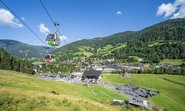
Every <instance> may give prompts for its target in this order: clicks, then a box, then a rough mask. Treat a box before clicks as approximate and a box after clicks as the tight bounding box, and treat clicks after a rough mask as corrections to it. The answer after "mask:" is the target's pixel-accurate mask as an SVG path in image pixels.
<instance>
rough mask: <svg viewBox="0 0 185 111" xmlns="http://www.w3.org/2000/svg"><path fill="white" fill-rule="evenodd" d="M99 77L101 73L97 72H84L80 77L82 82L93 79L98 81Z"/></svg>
mask: <svg viewBox="0 0 185 111" xmlns="http://www.w3.org/2000/svg"><path fill="white" fill-rule="evenodd" d="M100 75H101V71H97V70H86V71H84V73H83V75H82V80H85V79H95V80H98V79H99V77H100Z"/></svg>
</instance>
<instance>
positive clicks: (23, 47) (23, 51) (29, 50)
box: [0, 40, 48, 58]
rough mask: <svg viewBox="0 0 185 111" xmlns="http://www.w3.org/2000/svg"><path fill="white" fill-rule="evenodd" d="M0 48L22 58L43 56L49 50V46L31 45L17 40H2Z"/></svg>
mask: <svg viewBox="0 0 185 111" xmlns="http://www.w3.org/2000/svg"><path fill="white" fill-rule="evenodd" d="M0 48H4V49H5V50H7V51H8V52H9V53H10V54H11V55H13V56H16V57H20V58H32V57H35V58H42V57H44V55H45V54H46V53H47V51H48V49H47V47H44V46H34V45H29V44H25V43H22V42H19V41H15V40H0Z"/></svg>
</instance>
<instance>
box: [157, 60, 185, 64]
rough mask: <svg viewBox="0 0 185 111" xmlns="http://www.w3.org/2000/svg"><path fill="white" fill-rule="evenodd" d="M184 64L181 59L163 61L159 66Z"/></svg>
mask: <svg viewBox="0 0 185 111" xmlns="http://www.w3.org/2000/svg"><path fill="white" fill-rule="evenodd" d="M182 63H184V64H185V62H184V61H183V60H182V59H164V60H162V61H161V62H160V64H169V65H181V64H182Z"/></svg>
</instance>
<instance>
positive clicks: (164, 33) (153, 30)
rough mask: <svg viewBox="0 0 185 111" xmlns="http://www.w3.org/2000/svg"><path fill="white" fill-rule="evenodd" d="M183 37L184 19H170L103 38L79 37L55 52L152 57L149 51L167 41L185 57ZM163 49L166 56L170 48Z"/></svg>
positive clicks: (65, 54)
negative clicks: (165, 50) (141, 28)
mask: <svg viewBox="0 0 185 111" xmlns="http://www.w3.org/2000/svg"><path fill="white" fill-rule="evenodd" d="M183 41H185V19H171V20H167V21H164V22H161V23H158V24H156V25H153V26H150V27H148V28H145V29H143V30H140V31H135V32H131V31H128V32H123V33H118V34H114V35H111V36H108V37H103V38H94V39H84V40H80V41H76V42H73V43H71V44H68V45H67V46H63V47H61V48H59V49H58V50H56V54H58V56H60V57H61V58H62V59H66V58H67V59H70V58H75V57H78V58H79V57H87V56H86V55H85V54H84V53H87V52H88V53H91V56H92V57H99V58H104V57H106V58H118V59H122V58H125V57H126V58H127V57H128V56H141V57H143V58H147V57H148V58H150V57H149V56H148V55H147V53H146V51H148V50H150V49H152V48H155V46H156V47H158V48H162V47H163V46H162V47H160V46H161V45H163V44H165V46H164V47H165V48H166V47H167V46H168V45H171V47H172V48H171V50H174V51H176V49H177V48H178V49H177V50H180V52H179V54H177V57H175V58H183V57H180V56H182V55H183V53H184V50H183V49H182V50H181V48H183V47H184V45H183V44H184V42H183ZM177 42H178V43H177ZM177 44H178V45H177ZM176 45H177V46H176ZM110 46H111V47H110ZM152 46H154V47H152ZM164 47H163V48H164ZM107 48H108V49H107ZM179 48H180V49H179ZM102 49H103V50H102ZM142 49H144V50H143V51H145V52H143V51H142ZM152 50H157V49H152ZM159 50H160V49H159ZM99 52H100V53H99ZM101 52H103V53H101ZM177 52H178V51H177ZM141 53H143V54H141ZM156 53H157V52H156ZM160 53H164V54H163V55H164V58H165V57H166V54H167V53H170V52H169V51H167V52H164V51H162V50H161V52H160ZM172 54H173V53H171V55H169V56H168V57H171V58H174V57H172ZM159 55H160V54H158V56H159Z"/></svg>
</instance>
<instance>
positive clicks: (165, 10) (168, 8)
mask: <svg viewBox="0 0 185 111" xmlns="http://www.w3.org/2000/svg"><path fill="white" fill-rule="evenodd" d="M175 11H176V6H175V5H173V4H171V3H168V4H165V3H163V4H161V5H160V6H159V7H158V11H157V16H162V15H164V17H169V16H171V15H172V14H174V12H175Z"/></svg>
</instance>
